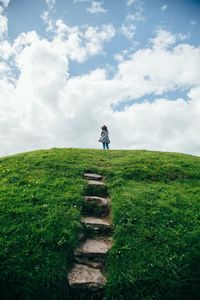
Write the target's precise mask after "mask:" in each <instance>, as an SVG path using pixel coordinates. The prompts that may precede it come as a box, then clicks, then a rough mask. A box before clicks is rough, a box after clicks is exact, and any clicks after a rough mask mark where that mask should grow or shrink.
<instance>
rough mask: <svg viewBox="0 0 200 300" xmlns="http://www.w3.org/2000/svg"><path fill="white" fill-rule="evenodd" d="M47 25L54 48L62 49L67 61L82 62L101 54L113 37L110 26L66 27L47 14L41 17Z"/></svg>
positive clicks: (112, 27)
mask: <svg viewBox="0 0 200 300" xmlns="http://www.w3.org/2000/svg"><path fill="white" fill-rule="evenodd" d="M42 18H43V20H44V21H45V23H46V24H47V31H48V32H51V33H52V34H53V44H54V46H55V48H58V49H62V53H63V55H66V56H67V57H68V59H72V60H76V61H78V62H81V63H82V62H84V61H85V60H86V59H88V58H89V57H91V56H94V55H97V54H100V53H103V45H104V43H105V42H108V41H110V40H111V39H112V38H113V37H114V36H115V33H116V32H115V28H114V26H113V25H112V24H103V25H102V26H101V27H98V26H88V27H85V28H83V29H80V28H79V27H78V26H72V27H70V26H68V25H66V24H65V23H64V22H63V21H62V20H61V19H58V20H56V21H52V20H51V19H50V17H49V13H48V12H44V13H43V15H42Z"/></svg>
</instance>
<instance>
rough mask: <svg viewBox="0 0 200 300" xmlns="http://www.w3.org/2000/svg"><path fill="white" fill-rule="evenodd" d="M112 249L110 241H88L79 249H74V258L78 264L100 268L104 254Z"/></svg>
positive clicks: (103, 260)
mask: <svg viewBox="0 0 200 300" xmlns="http://www.w3.org/2000/svg"><path fill="white" fill-rule="evenodd" d="M111 247H112V241H111V240H108V239H105V238H104V239H98V240H95V239H88V240H86V241H85V242H84V243H83V244H82V245H81V246H80V247H78V248H77V249H75V251H74V257H75V260H76V261H77V262H79V263H82V264H85V265H87V266H91V267H93V268H101V267H103V265H104V262H105V258H106V254H107V252H108V250H109V249H110V248H111Z"/></svg>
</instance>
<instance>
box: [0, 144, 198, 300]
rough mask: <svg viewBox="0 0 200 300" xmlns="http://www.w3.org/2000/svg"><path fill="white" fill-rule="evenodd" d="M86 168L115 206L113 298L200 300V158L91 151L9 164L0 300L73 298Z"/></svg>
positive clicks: (1, 163)
mask: <svg viewBox="0 0 200 300" xmlns="http://www.w3.org/2000/svg"><path fill="white" fill-rule="evenodd" d="M85 171H92V172H98V173H100V174H103V175H104V176H106V183H107V184H108V188H109V192H110V197H111V199H112V216H113V223H114V226H115V229H114V233H113V234H114V245H113V248H112V249H111V251H110V253H109V257H108V259H107V269H106V272H107V278H108V283H107V286H106V292H105V299H107V300H108V299H109V300H110V299H123V300H124V299H126V300H129V299H130V300H133V299H136V300H158V299H159V300H160V299H163V300H172V299H176V300H179V299H180V300H186V299H187V300H189V299H190V300H197V299H199V295H200V276H199V274H200V158H198V157H194V156H189V155H183V154H174V153H160V152H150V151H125V150H123V151H116V150H115V151H102V150H86V149H84V150H83V149H82V150H80V149H51V150H46V151H34V152H29V153H24V154H19V155H15V156H10V157H5V158H2V159H0V195H1V196H0V210H1V215H0V230H1V232H0V261H1V262H0V299H2V300H5V299H6V300H11V299H12V300H13V299H28V300H30V299H34V300H35V299H67V297H66V295H68V287H67V285H66V274H67V272H68V270H69V268H70V266H71V264H72V258H73V249H74V247H75V246H76V245H77V241H78V235H79V233H80V232H81V230H82V228H81V224H80V215H81V211H82V208H83V206H84V202H83V195H84V190H85V188H86V186H85V184H86V183H85V181H84V180H83V173H84V172H85Z"/></svg>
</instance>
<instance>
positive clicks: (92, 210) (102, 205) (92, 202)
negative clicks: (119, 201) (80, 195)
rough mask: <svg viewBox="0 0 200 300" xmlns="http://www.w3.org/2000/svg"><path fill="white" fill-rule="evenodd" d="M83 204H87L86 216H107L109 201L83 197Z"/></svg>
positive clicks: (100, 198) (94, 197)
mask: <svg viewBox="0 0 200 300" xmlns="http://www.w3.org/2000/svg"><path fill="white" fill-rule="evenodd" d="M85 202H86V203H87V204H88V207H86V212H87V210H88V214H90V215H94V216H95V215H97V216H106V215H108V214H109V210H110V208H109V204H110V200H109V199H108V198H102V197H97V196H85Z"/></svg>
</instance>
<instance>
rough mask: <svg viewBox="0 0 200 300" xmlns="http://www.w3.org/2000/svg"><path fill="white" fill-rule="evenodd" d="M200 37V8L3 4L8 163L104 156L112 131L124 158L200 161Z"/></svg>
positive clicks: (134, 0)
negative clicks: (20, 155)
mask: <svg viewBox="0 0 200 300" xmlns="http://www.w3.org/2000/svg"><path fill="white" fill-rule="evenodd" d="M199 33H200V1H197V0H196V1H195V0H190V1H189V0H166V1H165V0H151V1H149V0H109V1H105V0H104V1H98V0H96V1H93V0H67V1H66V0H37V1H29V0H17V1H16V0H0V87H1V92H0V96H1V106H0V109H1V122H0V130H1V131H0V133H1V140H2V139H4V138H5V136H6V134H8V138H7V139H6V141H4V146H3V147H2V150H1V151H2V153H1V154H2V155H6V154H10V153H15V152H20V151H26V150H32V149H40V148H50V147H55V146H58V147H84V148H87V147H88V148H99V147H100V145H99V144H98V134H99V127H100V126H101V125H102V124H104V123H106V124H107V125H108V126H109V128H110V134H111V141H112V143H111V145H112V147H113V148H114V149H118V148H120V149H121V148H123V149H138V148H139V149H151V150H161V151H177V152H185V153H191V154H197V155H199V154H200V142H199V138H198V134H197V132H198V130H200V128H199V122H198V120H199V116H200V108H199V100H198V99H200V82H199V78H200V71H199V70H200V40H199V36H200V35H199ZM13 99H14V100H13ZM6 116H7V117H6ZM152 119H153V120H154V122H153V121H152ZM58 132H59V136H58ZM119 137H120V138H119ZM186 141H187V142H186Z"/></svg>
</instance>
